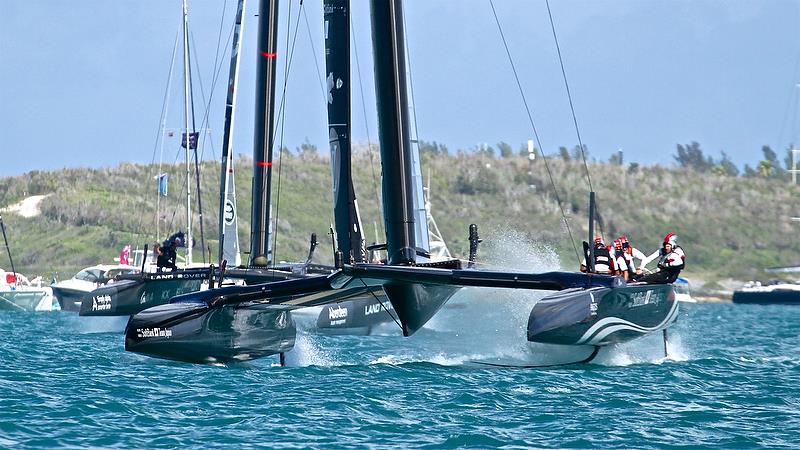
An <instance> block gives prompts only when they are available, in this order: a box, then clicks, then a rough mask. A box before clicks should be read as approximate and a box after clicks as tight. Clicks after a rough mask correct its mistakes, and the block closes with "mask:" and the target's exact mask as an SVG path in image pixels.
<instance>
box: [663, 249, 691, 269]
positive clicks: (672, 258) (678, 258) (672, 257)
mask: <svg viewBox="0 0 800 450" xmlns="http://www.w3.org/2000/svg"><path fill="white" fill-rule="evenodd" d="M660 254H661V256H660V257H659V259H658V268H659V269H673V270H683V268H684V267H685V266H686V253H685V252H684V251H683V248H681V247H680V246H679V245H676V246H674V247H672V251H671V252H669V253H664V248H663V247H662V248H661V250H660ZM676 262H680V264H676Z"/></svg>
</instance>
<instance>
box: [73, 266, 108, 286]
mask: <svg viewBox="0 0 800 450" xmlns="http://www.w3.org/2000/svg"><path fill="white" fill-rule="evenodd" d="M102 277H103V271H102V270H100V269H83V270H81V271H80V272H78V274H77V275H75V279H76V280H82V281H90V282H92V283H94V282H97V281H99V280H100V278H102Z"/></svg>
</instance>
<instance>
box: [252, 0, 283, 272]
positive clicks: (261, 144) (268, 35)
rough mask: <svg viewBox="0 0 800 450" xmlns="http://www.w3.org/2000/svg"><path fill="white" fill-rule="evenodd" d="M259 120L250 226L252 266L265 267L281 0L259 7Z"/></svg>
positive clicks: (269, 257) (270, 0) (268, 257)
mask: <svg viewBox="0 0 800 450" xmlns="http://www.w3.org/2000/svg"><path fill="white" fill-rule="evenodd" d="M258 16H259V20H258V63H257V66H256V121H255V141H254V146H253V207H252V214H251V218H250V221H251V228H250V266H260V267H266V266H267V265H269V263H270V262H271V260H272V254H271V252H270V236H269V231H270V213H269V208H270V204H271V200H272V146H273V144H274V137H275V136H274V133H273V127H274V119H275V108H273V107H272V105H274V104H275V70H276V56H277V48H278V0H262V1H261V2H259V8H258Z"/></svg>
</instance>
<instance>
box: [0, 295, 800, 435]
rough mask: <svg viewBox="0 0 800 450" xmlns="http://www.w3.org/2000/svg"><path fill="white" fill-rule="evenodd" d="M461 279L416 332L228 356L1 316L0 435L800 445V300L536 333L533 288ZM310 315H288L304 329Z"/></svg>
mask: <svg viewBox="0 0 800 450" xmlns="http://www.w3.org/2000/svg"><path fill="white" fill-rule="evenodd" d="M489 294H494V293H492V292H488V293H487V292H485V291H482V290H472V291H464V292H462V293H459V294H458V296H457V297H456V298H455V299H454V300H453V301H452V303H451V304H450V306H448V307H447V308H446V309H445V310H443V311H442V312H441V313H440V314H439V315H438V316H436V317H435V318H434V320H433V321H432V322H431V323H430V324H429V326H427V327H426V328H425V329H423V330H421V331H420V332H419V333H417V334H416V335H414V336H412V337H410V338H403V337H402V336H400V333H399V331H398V330H397V329H396V325H392V326H386V327H385V329H382V330H379V331H380V332H379V333H378V334H377V335H372V336H320V335H317V334H316V333H315V332H314V331H313V330H311V329H304V330H301V331H300V332H299V334H298V339H297V345H296V348H295V350H293V351H292V352H291V353H290V354H289V355H288V361H289V366H288V367H279V366H278V365H277V359H276V358H267V359H263V360H257V361H254V362H251V363H248V364H240V365H232V366H223V365H216V366H196V365H189V364H182V363H176V362H168V361H161V360H155V359H150V358H147V357H144V356H140V355H137V354H132V353H127V352H125V351H124V349H123V337H122V334H121V331H122V329H123V328H124V325H125V319H116V318H115V319H112V320H108V319H106V318H83V317H78V316H77V315H75V314H72V313H65V312H52V313H19V312H0V334H2V339H0V448H43V447H81V448H85V447H104V448H105V447H124V448H162V447H181V448H184V447H201V448H216V447H234V448H239V447H241V448H251V447H268V448H283V447H291V448H294V447H304V448H308V447H318V448H340V447H370V448H397V447H413V448H450V447H499V446H505V447H511V448H553V447H582V448H585V447H595V448H613V447H622V448H665V447H692V448H696V447H709V448H755V447H768V448H780V447H789V448H797V447H799V446H800V336H798V335H800V308H798V307H791V306H777V305H776V306H758V305H753V306H749V305H733V304H724V303H710V304H682V305H681V308H682V309H681V313H680V317H679V319H678V322H677V323H675V325H674V326H673V327H672V328H671V329H670V331H669V345H668V356H667V357H666V358H665V357H664V350H663V342H662V340H661V336H660V335H658V336H651V337H646V338H642V339H640V340H638V341H635V342H632V343H629V344H626V345H623V346H618V347H614V348H607V349H604V350H603V351H602V352H601V353H600V355H599V356H598V358H597V359H596V360H595V361H594V362H593V363H591V364H579V365H568V366H563V367H550V368H537V369H531V368H496V367H487V366H485V365H482V364H480V363H476V362H475V361H483V362H487V361H488V362H493V363H502V364H522V363H528V364H534V363H536V364H538V363H541V364H545V363H552V362H555V361H558V362H570V361H576V360H580V359H582V358H583V357H584V356H585V350H583V349H570V348H559V347H553V346H546V345H529V344H527V343H526V342H525V339H524V324H525V322H526V321H527V314H528V312H529V311H530V304H531V303H532V302H533V301H535V300H536V298H535V295H532V296H531V298H525V299H519V298H510V297H508V296H507V295H505V296H504V295H503V294H500V295H489ZM314 318H315V317H314V315H313V313H310V314H299V315H296V320H297V321H298V323H299V324H300V325H303V324H308V323H312V322H313V319H314Z"/></svg>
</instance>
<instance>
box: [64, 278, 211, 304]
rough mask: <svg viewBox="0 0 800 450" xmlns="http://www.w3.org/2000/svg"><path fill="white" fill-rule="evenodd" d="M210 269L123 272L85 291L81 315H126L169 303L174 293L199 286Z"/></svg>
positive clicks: (182, 292) (190, 290)
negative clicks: (110, 280) (120, 275)
mask: <svg viewBox="0 0 800 450" xmlns="http://www.w3.org/2000/svg"><path fill="white" fill-rule="evenodd" d="M209 275H210V269H207V268H204V269H186V270H176V271H172V272H156V273H138V274H132V275H125V276H123V277H120V278H118V279H117V281H115V282H113V283H109V284H107V285H105V286H101V287H99V288H97V289H95V290H93V291H92V292H90V293H89V294H87V295H86V296H85V297H84V298H83V301H82V302H81V308H80V312H79V313H80V315H81V316H127V315H132V314H136V313H138V312H139V311H142V310H144V309H147V308H150V307H152V306H157V305H163V304H166V303H169V299H170V298H172V297H175V296H176V295H180V294H186V293H189V292H196V291H199V290H200V287H201V285H202V283H203V281H205V280H208V278H209Z"/></svg>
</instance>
